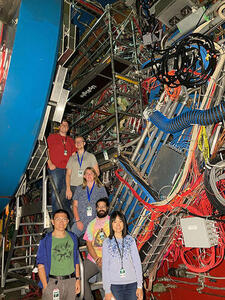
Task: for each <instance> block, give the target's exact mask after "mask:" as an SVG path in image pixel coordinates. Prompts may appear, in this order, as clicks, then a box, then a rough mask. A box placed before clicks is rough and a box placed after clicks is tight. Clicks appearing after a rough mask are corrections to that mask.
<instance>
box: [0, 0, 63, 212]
mask: <svg viewBox="0 0 225 300" xmlns="http://www.w3.org/2000/svg"><path fill="white" fill-rule="evenodd" d="M61 16H62V0H47V1H46V0H23V1H22V4H21V7H20V13H19V21H18V26H17V31H16V36H15V42H14V46H13V52H12V58H11V64H10V68H9V73H8V78H7V81H6V86H5V91H4V95H3V98H2V103H1V105H0V140H1V147H0V157H1V160H0V197H1V199H0V211H1V210H2V209H3V208H4V207H5V205H6V204H7V202H8V201H9V199H8V198H3V197H4V196H13V194H14V193H15V191H16V189H17V187H18V184H19V182H20V179H21V176H22V175H23V173H24V172H25V170H26V167H27V164H28V162H29V159H30V156H31V154H32V152H33V149H34V146H35V143H36V140H37V137H38V134H39V130H40V127H41V123H42V120H43V116H44V112H45V108H46V104H47V101H48V98H49V94H50V90H51V85H52V80H53V75H54V71H55V66H56V60H57V53H58V45H59V40H60V28H61V26H60V25H61V19H62V17H61Z"/></svg>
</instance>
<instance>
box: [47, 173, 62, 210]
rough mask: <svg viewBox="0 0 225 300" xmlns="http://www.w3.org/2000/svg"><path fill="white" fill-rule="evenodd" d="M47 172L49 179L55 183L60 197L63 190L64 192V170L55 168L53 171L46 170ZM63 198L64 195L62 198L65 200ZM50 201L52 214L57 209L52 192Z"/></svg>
mask: <svg viewBox="0 0 225 300" xmlns="http://www.w3.org/2000/svg"><path fill="white" fill-rule="evenodd" d="M48 172H49V175H51V177H52V179H53V181H54V183H55V186H56V189H57V191H58V194H59V195H60V194H61V192H62V191H63V190H64V191H65V190H66V169H60V168H56V169H55V170H48ZM65 196H66V195H64V197H63V198H65ZM51 200H52V212H53V213H54V212H55V211H56V210H57V209H59V205H58V202H57V200H56V196H55V192H54V190H52V195H51ZM62 202H63V201H62ZM62 205H63V203H62ZM63 206H64V205H63ZM65 209H66V208H65Z"/></svg>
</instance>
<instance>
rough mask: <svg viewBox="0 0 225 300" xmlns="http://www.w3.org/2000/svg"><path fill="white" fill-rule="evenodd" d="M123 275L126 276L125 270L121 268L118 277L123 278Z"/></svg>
mask: <svg viewBox="0 0 225 300" xmlns="http://www.w3.org/2000/svg"><path fill="white" fill-rule="evenodd" d="M124 277H126V271H125V269H123V268H121V269H120V278H124Z"/></svg>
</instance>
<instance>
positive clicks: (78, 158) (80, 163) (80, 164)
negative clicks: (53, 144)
mask: <svg viewBox="0 0 225 300" xmlns="http://www.w3.org/2000/svg"><path fill="white" fill-rule="evenodd" d="M84 153H85V151H84V152H83V154H82V157H81V160H80V156H79V154H78V152H77V160H78V163H79V166H80V168H81V166H82V162H83V158H84Z"/></svg>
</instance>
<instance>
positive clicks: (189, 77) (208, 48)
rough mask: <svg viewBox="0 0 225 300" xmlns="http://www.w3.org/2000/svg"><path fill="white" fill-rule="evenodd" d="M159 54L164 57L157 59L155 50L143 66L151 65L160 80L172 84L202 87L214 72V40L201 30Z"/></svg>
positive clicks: (215, 59) (170, 85) (173, 85)
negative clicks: (200, 32) (201, 32)
mask: <svg viewBox="0 0 225 300" xmlns="http://www.w3.org/2000/svg"><path fill="white" fill-rule="evenodd" d="M157 53H158V54H160V55H162V57H161V58H159V57H158V56H157V58H155V57H154V52H153V53H152V58H151V60H149V62H148V63H147V64H146V63H145V64H144V67H143V68H146V67H151V68H152V70H153V72H154V75H155V76H156V77H157V79H158V80H159V81H161V82H162V83H163V84H166V85H168V86H169V87H177V86H179V85H184V86H186V87H188V88H190V87H197V86H201V85H202V84H204V83H206V82H207V80H208V79H209V78H210V76H211V75H212V74H213V72H214V70H215V67H216V62H217V58H216V50H215V46H214V43H213V41H212V40H211V38H210V37H208V36H205V35H202V34H199V33H193V34H190V35H189V36H187V37H185V38H184V39H182V40H181V41H179V42H177V43H176V44H175V45H174V46H173V47H170V48H168V49H165V50H160V51H157ZM172 70H173V71H174V72H171V71H172Z"/></svg>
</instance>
